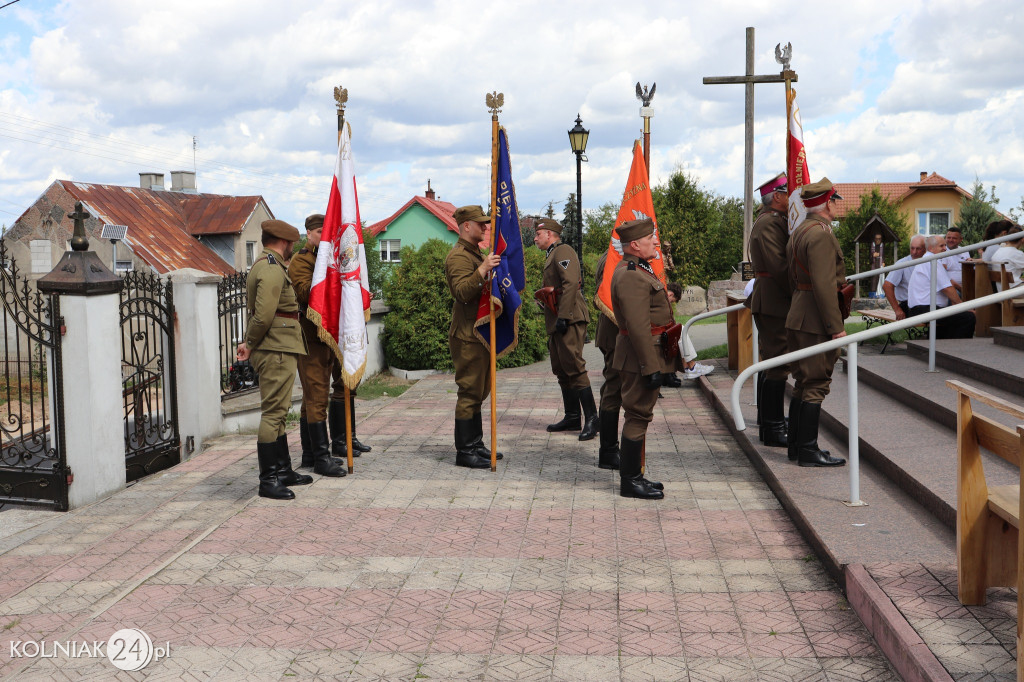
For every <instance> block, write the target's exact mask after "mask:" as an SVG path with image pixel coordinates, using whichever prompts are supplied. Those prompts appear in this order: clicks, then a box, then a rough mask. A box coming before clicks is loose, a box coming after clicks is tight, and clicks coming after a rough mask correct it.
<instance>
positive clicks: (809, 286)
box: [796, 282, 814, 291]
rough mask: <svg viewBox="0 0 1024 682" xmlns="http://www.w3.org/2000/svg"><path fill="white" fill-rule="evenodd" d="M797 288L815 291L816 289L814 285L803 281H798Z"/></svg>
mask: <svg viewBox="0 0 1024 682" xmlns="http://www.w3.org/2000/svg"><path fill="white" fill-rule="evenodd" d="M796 288H797V289H798V290H800V291H813V290H814V287H812V286H811V285H810V284H804V283H803V282H797V283H796Z"/></svg>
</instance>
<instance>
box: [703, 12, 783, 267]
mask: <svg viewBox="0 0 1024 682" xmlns="http://www.w3.org/2000/svg"><path fill="white" fill-rule="evenodd" d="M787 75H788V80H789V81H790V82H796V80H797V77H796V73H794V72H792V71H789V69H788V68H787V69H785V70H784V71H783V73H780V74H772V75H770V76H755V75H754V27H753V26H748V27H747V69H746V74H744V75H742V76H705V77H704V85H723V84H735V83H742V84H743V85H744V90H745V95H744V112H745V115H744V122H743V130H744V136H743V258H744V259H747V258H748V257H749V251H748V248H747V246H748V242H749V241H750V228H751V227H752V226H753V224H754V84H755V83H785V82H787Z"/></svg>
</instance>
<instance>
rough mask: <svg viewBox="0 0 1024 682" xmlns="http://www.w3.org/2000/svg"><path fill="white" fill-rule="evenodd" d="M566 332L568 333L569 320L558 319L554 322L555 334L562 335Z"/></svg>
mask: <svg viewBox="0 0 1024 682" xmlns="http://www.w3.org/2000/svg"><path fill="white" fill-rule="evenodd" d="M567 331H569V320H567V319H565V318H564V317H560V318H558V321H557V322H555V333H556V334H564V333H566V332H567Z"/></svg>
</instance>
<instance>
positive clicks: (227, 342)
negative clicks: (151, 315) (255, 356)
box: [217, 272, 259, 397]
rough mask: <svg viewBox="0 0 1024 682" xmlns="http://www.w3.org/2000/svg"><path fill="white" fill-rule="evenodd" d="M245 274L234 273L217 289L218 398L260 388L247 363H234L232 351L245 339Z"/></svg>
mask: <svg viewBox="0 0 1024 682" xmlns="http://www.w3.org/2000/svg"><path fill="white" fill-rule="evenodd" d="M245 280H246V273H244V272H235V273H234V274H231V275H228V276H227V277H225V278H224V279H223V280H221V283H220V284H218V285H217V313H218V315H219V316H220V325H219V327H218V328H219V330H220V334H219V336H220V357H221V368H220V389H221V394H222V396H221V397H226V396H228V395H234V394H236V393H239V392H241V391H249V390H252V389H255V388H256V387H258V386H259V377H258V376H256V370H255V369H253V367H252V365H250V364H249V361H248V360H246V361H245V362H236V361H235V347H236V346H237V345H238V344H239V342H241V341H242V339H244V338H245V320H246V303H247V301H248V296H247V293H246V287H245Z"/></svg>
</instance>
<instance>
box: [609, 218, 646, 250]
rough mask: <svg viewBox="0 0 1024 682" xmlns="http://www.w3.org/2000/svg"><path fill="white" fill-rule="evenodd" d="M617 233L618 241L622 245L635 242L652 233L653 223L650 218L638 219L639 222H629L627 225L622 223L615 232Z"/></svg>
mask: <svg viewBox="0 0 1024 682" xmlns="http://www.w3.org/2000/svg"><path fill="white" fill-rule="evenodd" d="M616 231H617V232H618V233H619V241H620V242H622V243H623V244H628V243H629V242H632V241H636V240H637V239H643V238H644V237H646V236H647V235H649V234H653V233H654V221H653V220H651V219H650V218H640V219H639V220H630V221H629V222H628V223H622V224H621V225H619V227H618V228H617V230H616Z"/></svg>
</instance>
